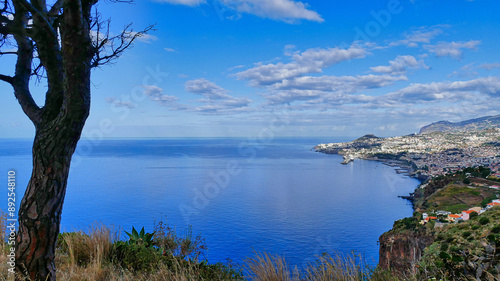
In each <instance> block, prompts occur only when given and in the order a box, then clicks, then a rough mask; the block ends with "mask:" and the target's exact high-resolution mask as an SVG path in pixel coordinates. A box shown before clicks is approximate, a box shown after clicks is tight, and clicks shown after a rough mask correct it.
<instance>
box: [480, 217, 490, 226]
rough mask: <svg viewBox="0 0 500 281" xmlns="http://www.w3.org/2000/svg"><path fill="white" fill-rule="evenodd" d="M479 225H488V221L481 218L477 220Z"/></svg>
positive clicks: (485, 218)
mask: <svg viewBox="0 0 500 281" xmlns="http://www.w3.org/2000/svg"><path fill="white" fill-rule="evenodd" d="M479 223H480V224H482V225H485V224H488V223H490V219H489V218H487V217H481V218H480V219H479Z"/></svg>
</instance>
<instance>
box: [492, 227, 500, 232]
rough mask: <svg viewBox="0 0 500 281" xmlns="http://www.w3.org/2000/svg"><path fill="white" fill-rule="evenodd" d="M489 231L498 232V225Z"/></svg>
mask: <svg viewBox="0 0 500 281" xmlns="http://www.w3.org/2000/svg"><path fill="white" fill-rule="evenodd" d="M491 232H493V233H499V232H500V225H495V226H494V227H493V228H492V229H491Z"/></svg>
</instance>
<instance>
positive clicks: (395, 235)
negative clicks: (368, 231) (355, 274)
mask: <svg viewBox="0 0 500 281" xmlns="http://www.w3.org/2000/svg"><path fill="white" fill-rule="evenodd" d="M433 240H434V239H433V237H432V235H428V234H426V233H425V232H422V231H419V232H416V231H413V230H405V231H394V230H391V231H388V232H386V233H384V234H382V235H381V236H380V238H379V242H380V250H379V263H378V266H379V268H381V269H385V270H387V269H391V270H393V271H396V272H398V273H401V274H406V273H410V274H415V272H416V270H417V267H416V265H417V263H418V262H419V261H420V258H421V257H422V255H423V252H424V249H425V248H426V247H427V246H429V245H430V244H432V242H433Z"/></svg>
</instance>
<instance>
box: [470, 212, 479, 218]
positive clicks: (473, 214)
mask: <svg viewBox="0 0 500 281" xmlns="http://www.w3.org/2000/svg"><path fill="white" fill-rule="evenodd" d="M478 216H479V214H478V213H476V212H472V213H470V215H469V219H474V218H477V217H478Z"/></svg>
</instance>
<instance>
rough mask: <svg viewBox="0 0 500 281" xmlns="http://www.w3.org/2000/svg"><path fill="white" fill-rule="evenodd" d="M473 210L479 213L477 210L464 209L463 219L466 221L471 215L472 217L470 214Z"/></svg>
mask: <svg viewBox="0 0 500 281" xmlns="http://www.w3.org/2000/svg"><path fill="white" fill-rule="evenodd" d="M472 212H475V213H478V212H477V211H475V210H467V211H462V216H461V217H462V219H463V220H464V221H466V220H468V219H469V217H470V214H471V213H472ZM478 214H479V213H478Z"/></svg>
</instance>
